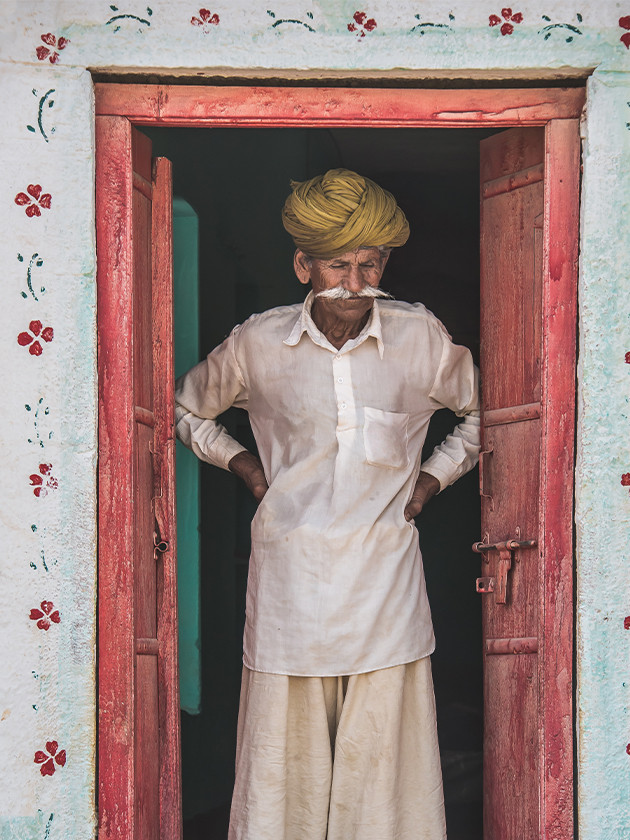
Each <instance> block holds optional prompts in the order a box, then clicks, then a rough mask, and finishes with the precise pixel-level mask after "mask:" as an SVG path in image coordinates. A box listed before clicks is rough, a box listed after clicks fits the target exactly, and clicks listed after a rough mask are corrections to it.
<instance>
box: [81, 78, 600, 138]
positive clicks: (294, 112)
mask: <svg viewBox="0 0 630 840" xmlns="http://www.w3.org/2000/svg"><path fill="white" fill-rule="evenodd" d="M95 94H96V112H97V114H120V115H125V116H128V117H129V118H130V119H132V120H133V121H134V122H135V123H137V124H147V125H148V124H151V125H154V124H160V125H177V126H193V127H194V126H200V125H230V126H231V125H242V126H260V125H269V126H298V127H302V128H305V127H307V126H333V125H337V126H358V125H380V126H389V127H396V126H405V127H408V128H409V127H412V126H428V127H433V128H435V127H437V126H441V127H449V126H459V127H465V126H473V127H477V128H478V127H482V126H483V127H486V128H487V127H488V126H489V125H496V126H501V125H505V126H508V125H521V124H529V125H544V124H545V123H546V122H548V121H549V120H550V119H552V118H553V117H559V118H568V117H576V116H579V114H580V112H581V110H582V108H583V106H584V98H585V97H584V90H583V89H581V88H547V89H545V88H542V89H541V88H525V89H505V90H486V89H481V90H480V89H477V90H470V89H462V90H443V89H427V88H424V89H415V90H414V89H409V88H406V89H395V88H325V87H249V86H248V87H245V86H241V87H230V86H226V87H209V86H208V87H206V86H196V85H142V84H133V85H116V84H109V83H99V84H97V85H95Z"/></svg>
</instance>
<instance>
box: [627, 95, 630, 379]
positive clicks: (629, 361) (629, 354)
mask: <svg viewBox="0 0 630 840" xmlns="http://www.w3.org/2000/svg"><path fill="white" fill-rule="evenodd" d="M628 105H630V102H628ZM626 364H627V365H630V350H628V352H627V353H626Z"/></svg>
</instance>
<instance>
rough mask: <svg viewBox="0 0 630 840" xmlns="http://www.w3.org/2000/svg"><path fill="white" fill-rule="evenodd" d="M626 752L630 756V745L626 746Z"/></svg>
mask: <svg viewBox="0 0 630 840" xmlns="http://www.w3.org/2000/svg"><path fill="white" fill-rule="evenodd" d="M626 752H627V753H628V755H630V744H627V746H626Z"/></svg>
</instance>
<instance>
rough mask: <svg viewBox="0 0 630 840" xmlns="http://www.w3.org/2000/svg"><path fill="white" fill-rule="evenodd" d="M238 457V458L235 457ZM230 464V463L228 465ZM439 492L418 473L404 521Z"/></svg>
mask: <svg viewBox="0 0 630 840" xmlns="http://www.w3.org/2000/svg"><path fill="white" fill-rule="evenodd" d="M237 457H238V456H237ZM231 463H232V462H231V461H230V464H231ZM439 490H440V482H439V481H438V480H437V478H436V477H435V476H434V475H429V473H425V472H420V475H419V476H418V480H417V481H416V486H415V487H414V488H413V496H412V497H411V499H409V503H408V504H407V507H406V508H405V519H406V520H407V522H410V521H411V520H412V519H413V518H414V516H417V515H418V514H419V513H420V511H421V510H422V508H423V507H424V506H425V504H426V503H427V502H428V501H429V499H430V498H431V496H435V494H436V493H438V492H439Z"/></svg>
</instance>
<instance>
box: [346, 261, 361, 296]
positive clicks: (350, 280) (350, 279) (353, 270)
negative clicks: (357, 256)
mask: <svg viewBox="0 0 630 840" xmlns="http://www.w3.org/2000/svg"><path fill="white" fill-rule="evenodd" d="M343 285H344V287H345V288H346V289H347V290H348V291H349V292H360V291H361V289H363V287H364V286H365V279H364V277H363V276H362V274H361V271H360V269H359V267H358V266H354V265H351V266H350V267H349V268H348V273H347V274H346V275H345V277H344V278H343Z"/></svg>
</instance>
